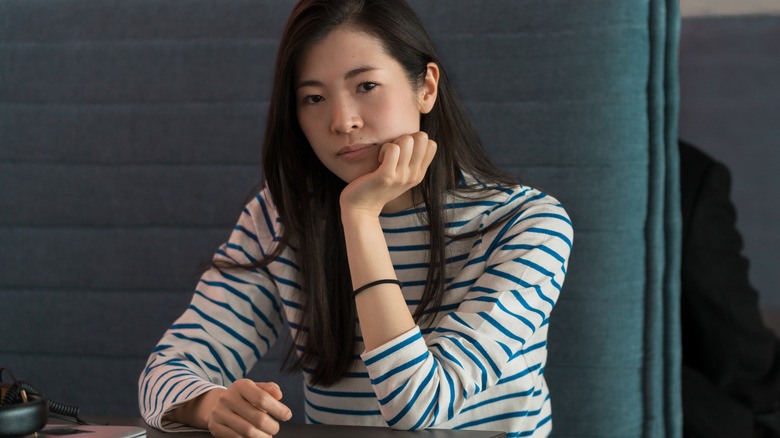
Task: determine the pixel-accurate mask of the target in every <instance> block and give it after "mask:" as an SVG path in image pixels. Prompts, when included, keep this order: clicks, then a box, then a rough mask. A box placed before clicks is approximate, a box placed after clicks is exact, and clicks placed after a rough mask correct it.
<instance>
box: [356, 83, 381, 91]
mask: <svg viewBox="0 0 780 438" xmlns="http://www.w3.org/2000/svg"><path fill="white" fill-rule="evenodd" d="M378 86H379V84H377V83H376V82H361V83H360V84H358V86H357V90H358V92H361V93H368V92H370V91H372V90H373V89H374V88H376V87H378Z"/></svg>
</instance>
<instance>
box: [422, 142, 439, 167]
mask: <svg viewBox="0 0 780 438" xmlns="http://www.w3.org/2000/svg"><path fill="white" fill-rule="evenodd" d="M438 149H439V145H438V144H437V143H436V142H435V141H433V140H428V147H427V148H425V156H424V157H423V165H424V166H425V169H426V170H427V169H428V167H430V166H431V163H432V162H433V157H435V156H436V151H437V150H438Z"/></svg>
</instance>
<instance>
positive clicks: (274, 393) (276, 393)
mask: <svg viewBox="0 0 780 438" xmlns="http://www.w3.org/2000/svg"><path fill="white" fill-rule="evenodd" d="M255 385H256V386H257V387H258V388H260V389H262V390H263V391H265V392H267V393H269V394H271V397H273V398H275V399H277V400H281V399H282V388H280V387H279V385H277V384H276V383H274V382H255Z"/></svg>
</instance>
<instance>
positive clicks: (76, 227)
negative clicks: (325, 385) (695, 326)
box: [0, 0, 680, 436]
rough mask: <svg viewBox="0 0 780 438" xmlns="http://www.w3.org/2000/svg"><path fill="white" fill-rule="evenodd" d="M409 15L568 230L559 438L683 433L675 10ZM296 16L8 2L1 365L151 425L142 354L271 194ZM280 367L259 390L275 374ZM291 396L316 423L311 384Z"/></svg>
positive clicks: (563, 3)
mask: <svg viewBox="0 0 780 438" xmlns="http://www.w3.org/2000/svg"><path fill="white" fill-rule="evenodd" d="M412 5H413V6H414V7H415V9H416V10H417V11H418V12H419V14H420V16H421V19H422V20H423V21H424V23H425V24H426V27H427V28H428V30H429V33H430V34H431V35H432V37H433V38H434V41H435V42H436V44H437V47H438V48H439V51H440V53H441V55H442V58H443V60H444V63H445V66H446V68H447V69H448V72H449V74H450V76H451V78H452V79H453V81H454V83H455V86H456V87H457V88H458V90H459V92H460V95H461V98H462V99H463V100H464V101H465V103H466V106H467V107H468V109H469V111H470V113H471V115H472V117H473V119H474V121H475V122H476V124H477V125H478V128H479V130H480V133H481V135H482V138H483V140H484V143H485V146H486V147H487V149H488V151H489V153H490V154H491V155H492V156H493V157H494V158H495V159H496V160H497V161H498V162H499V163H500V164H501V165H502V166H504V167H505V168H506V169H508V170H509V171H511V172H512V173H514V174H516V175H517V176H518V177H519V178H520V179H521V180H522V181H523V182H525V183H527V184H529V185H533V186H537V187H539V188H541V189H543V190H546V191H548V192H549V193H551V194H553V195H555V196H556V197H557V198H559V199H560V200H561V201H562V202H563V203H564V205H565V206H566V208H567V210H568V211H569V212H570V214H571V216H572V220H573V222H574V225H575V243H574V251H573V253H572V256H571V260H570V263H569V272H568V278H567V280H566V284H565V286H564V289H563V293H562V295H561V298H560V301H559V304H558V306H557V307H556V309H555V311H554V313H553V316H552V324H551V332H550V339H549V349H550V359H549V363H548V367H547V369H546V372H545V373H546V375H547V376H548V382H549V385H550V387H551V393H552V400H553V410H554V432H553V433H554V435H556V436H603V435H609V436H664V435H668V436H678V435H679V434H680V403H679V377H678V371H677V367H678V365H679V341H678V340H677V323H678V321H677V320H676V319H675V315H676V306H677V304H676V303H677V301H676V300H677V294H678V287H677V280H676V278H677V269H678V268H677V266H678V264H679V263H678V261H677V256H676V253H677V250H678V248H677V240H678V237H679V236H678V234H679V221H678V219H677V207H676V202H677V194H676V189H677V181H676V178H677V177H676V175H677V174H676V172H677V168H676V149H674V145H676V123H675V120H676V110H677V100H676V99H677V90H676V72H675V65H676V59H675V54H676V42H677V20H678V12H677V9H676V8H677V6H676V1H674V0H668V1H667V0H647V1H634V0H632V1H628V0H607V1H604V0H598V1H596V0H560V1H556V2H551V1H549V0H523V1H518V0H490V1H487V0H484V1H479V0H437V1H436V2H431V1H426V0H414V1H413V2H412ZM291 7H292V2H291V1H290V0H287V1H284V2H280V1H277V0H267V1H250V0H220V1H219V2H213V1H210V0H208V1H207V0H135V1H133V2H125V1H105V0H104V1H97V0H67V1H64V0H10V1H5V2H2V3H0V61H1V62H0V185H2V187H3V191H1V192H0V213H1V214H0V246H2V248H3V249H4V251H2V252H0V299H2V302H3V308H4V309H11V310H10V316H9V317H6V318H3V319H0V333H2V337H0V365H4V366H10V367H12V368H13V369H14V370H15V371H16V374H17V376H20V377H22V378H24V379H26V380H29V381H32V382H34V383H36V385H38V386H40V387H41V389H43V390H44V392H47V394H48V395H50V396H51V397H52V398H55V399H62V400H63V401H68V402H72V403H76V404H80V405H81V406H82V408H83V411H84V412H85V413H88V414H97V415H100V414H120V415H136V413H137V410H136V402H135V385H136V379H137V376H138V374H139V372H140V370H141V368H142V367H143V364H144V361H145V358H146V356H147V354H148V353H149V351H150V350H151V348H152V347H153V345H154V343H155V342H156V341H157V339H158V338H159V337H160V335H161V334H162V332H163V331H164V330H165V328H166V327H167V325H168V324H170V322H172V321H173V319H174V318H175V316H177V315H178V314H179V313H180V312H181V311H182V310H183V308H184V307H185V306H186V305H187V303H188V300H189V297H190V293H191V291H192V288H193V286H194V285H195V282H196V281H197V266H198V263H199V262H200V261H203V260H205V259H207V258H208V257H210V255H211V253H212V251H213V250H214V249H215V248H216V246H217V244H218V243H220V242H221V241H222V240H223V239H225V238H226V236H227V234H228V233H229V231H230V228H231V227H232V225H233V223H234V220H235V218H236V217H237V214H238V211H239V209H240V207H241V205H242V202H243V199H244V198H245V196H246V195H248V194H249V190H250V188H251V187H252V186H253V185H254V184H255V183H257V182H258V180H259V177H260V175H259V170H258V167H259V166H258V165H259V156H260V153H259V147H260V143H261V140H262V134H263V123H264V119H265V114H266V111H267V108H266V107H267V99H268V95H269V88H270V82H271V79H270V76H271V72H272V64H273V58H274V54H275V50H276V45H277V42H278V38H279V36H280V34H281V30H282V26H283V24H284V20H285V19H286V16H287V14H288V13H289V11H290V9H291ZM282 350H283V345H282V346H281V347H277V348H275V349H274V350H273V353H272V354H271V356H270V357H269V358H267V359H266V360H264V361H262V362H261V364H260V365H259V366H258V367H257V369H256V370H255V371H253V374H252V375H253V376H256V377H259V378H263V379H275V378H276V377H275V376H276V373H277V370H278V367H279V360H280V356H281V354H282ZM41 358H44V359H46V360H41ZM269 375H270V376H269ZM278 379H281V380H282V382H283V383H282V385H283V387H284V388H285V395H286V396H285V399H286V400H287V401H288V403H291V404H292V406H293V408H294V410H296V412H297V415H296V417H297V418H298V419H302V418H303V415H302V414H301V410H302V402H301V392H300V387H301V385H300V382H299V380H298V378H297V377H279V378H278Z"/></svg>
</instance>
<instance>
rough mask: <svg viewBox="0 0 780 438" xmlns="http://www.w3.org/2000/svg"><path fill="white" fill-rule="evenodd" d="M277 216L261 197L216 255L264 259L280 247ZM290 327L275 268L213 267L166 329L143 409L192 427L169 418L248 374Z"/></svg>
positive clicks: (146, 374)
mask: <svg viewBox="0 0 780 438" xmlns="http://www.w3.org/2000/svg"><path fill="white" fill-rule="evenodd" d="M275 218H276V216H275V213H274V211H273V208H272V206H271V205H270V204H269V203H267V202H266V201H265V198H264V196H263V195H258V196H257V197H256V198H255V199H253V200H252V201H251V202H250V203H249V204H247V206H246V207H245V208H244V210H243V213H242V214H241V217H240V218H239V221H238V223H237V225H236V226H235V228H234V230H233V232H232V233H231V236H230V239H229V240H228V242H227V243H225V244H223V245H222V246H221V247H220V248H219V250H218V251H217V253H216V254H215V256H214V259H215V260H221V261H231V262H234V263H240V264H245V263H250V262H253V261H256V260H258V259H260V258H262V257H263V256H264V255H265V254H267V252H268V251H269V250H271V249H272V248H273V245H274V240H275V237H276V227H275V225H276V224H275V222H276V219H275ZM283 325H284V323H283V319H282V315H281V298H280V296H279V293H278V290H277V287H276V285H275V282H274V279H273V276H272V275H271V272H270V271H269V270H268V269H262V270H255V271H247V270H242V269H236V270H218V269H216V268H211V269H209V270H208V271H206V272H205V273H204V274H203V276H202V277H201V279H200V281H199V282H198V285H197V287H196V289H195V292H194V295H193V297H192V301H191V303H190V305H189V307H187V309H186V310H185V311H184V313H183V314H182V315H181V316H180V317H179V318H178V319H177V320H176V321H175V322H174V323H173V325H172V326H171V327H170V328H169V329H168V330H167V332H166V333H165V334H164V335H163V337H162V339H161V340H160V341H159V343H158V344H157V346H156V347H155V348H154V350H153V351H152V354H151V356H150V357H149V360H148V362H147V364H146V367H145V369H144V370H143V372H142V374H141V376H140V379H139V385H138V397H139V407H140V409H141V414H142V415H143V417H144V419H145V420H146V422H147V423H148V424H149V425H151V426H153V427H156V428H159V429H162V430H168V431H173V430H178V431H183V430H192V428H189V427H185V426H184V425H181V424H178V423H173V422H169V421H163V420H162V417H163V416H164V415H165V414H167V413H168V412H170V411H172V410H174V409H175V408H177V407H178V406H180V405H182V404H184V403H186V402H187V401H189V400H192V399H193V398H195V397H197V396H199V395H201V394H203V393H204V392H206V391H208V390H210V389H213V388H215V387H226V386H229V385H230V384H231V383H232V382H234V381H235V380H237V379H240V378H243V377H244V376H245V375H246V373H247V371H248V370H250V369H251V368H252V366H253V365H254V364H255V363H256V362H257V360H259V359H260V357H261V356H262V355H264V354H265V353H266V351H267V350H268V349H269V348H270V347H271V346H272V345H273V343H274V342H275V341H276V339H277V337H278V335H279V331H280V330H281V329H282V327H283Z"/></svg>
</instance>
